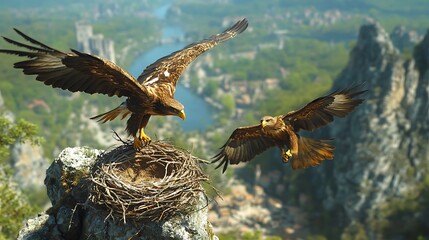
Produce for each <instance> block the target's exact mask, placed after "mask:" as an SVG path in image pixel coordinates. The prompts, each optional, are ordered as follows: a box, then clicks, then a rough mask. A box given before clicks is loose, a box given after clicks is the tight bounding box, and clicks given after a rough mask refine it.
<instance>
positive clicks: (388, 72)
mask: <svg viewBox="0 0 429 240" xmlns="http://www.w3.org/2000/svg"><path fill="white" fill-rule="evenodd" d="M364 81H365V82H366V84H365V86H364V87H365V88H367V89H368V90H369V91H368V93H367V94H366V96H365V98H366V101H365V103H364V104H362V105H361V106H360V107H359V108H357V109H356V111H354V112H353V113H352V114H351V115H350V116H348V117H347V118H345V119H341V120H339V121H336V122H335V124H331V125H330V126H329V128H327V129H325V132H324V137H326V135H330V137H332V138H335V139H336V141H335V142H336V153H337V155H336V157H335V160H334V161H333V162H332V164H329V165H328V164H327V165H323V166H322V168H320V169H318V171H319V174H320V175H319V176H321V177H320V179H317V186H316V189H315V190H316V191H318V193H319V194H318V197H319V201H320V202H322V205H323V208H324V209H326V210H327V211H328V215H329V217H328V218H329V219H330V220H331V222H330V223H328V224H334V225H335V226H339V228H338V229H339V232H338V233H337V234H341V237H342V238H346V237H347V236H355V235H356V234H357V233H360V234H362V236H365V237H367V238H370V239H377V238H391V237H399V239H402V238H404V237H405V238H408V237H412V238H417V237H418V236H421V234H422V233H423V235H426V234H429V233H428V229H429V225H428V223H427V221H423V220H424V219H426V220H427V219H429V211H428V207H427V205H426V204H427V202H428V201H429V200H428V199H427V197H428V195H427V193H428V192H429V191H428V190H429V184H428V183H429V181H428V180H429V178H428V177H427V176H428V170H429V144H428V139H429V114H428V112H429V101H428V96H429V31H428V33H427V34H426V36H425V37H424V39H423V40H422V41H421V42H420V43H419V44H418V45H417V46H416V47H415V49H414V53H413V56H412V57H411V59H406V57H404V56H402V55H401V52H400V51H399V50H398V49H396V48H395V47H394V45H393V44H392V41H391V40H390V38H389V35H388V34H387V33H386V32H385V30H384V29H383V28H382V27H381V26H380V25H379V24H377V23H369V24H366V25H363V26H362V27H361V29H360V32H359V37H358V41H357V43H356V46H355V47H354V48H353V50H352V51H351V53H350V59H349V62H348V64H347V67H346V68H345V69H344V70H343V72H342V73H341V74H340V76H339V77H338V78H337V79H336V80H335V82H334V87H333V88H334V89H338V88H343V87H345V86H350V85H353V84H356V83H360V82H364ZM425 196H426V197H425ZM425 229H426V230H425Z"/></svg>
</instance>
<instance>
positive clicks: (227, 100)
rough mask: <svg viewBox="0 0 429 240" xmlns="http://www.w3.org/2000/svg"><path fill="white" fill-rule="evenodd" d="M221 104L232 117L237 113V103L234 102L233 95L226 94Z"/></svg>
mask: <svg viewBox="0 0 429 240" xmlns="http://www.w3.org/2000/svg"><path fill="white" fill-rule="evenodd" d="M220 102H221V104H222V105H223V106H224V108H225V112H226V113H227V114H228V115H229V116H232V114H233V113H234V111H235V101H234V96H232V95H231V94H225V95H223V96H222V97H221V99H220Z"/></svg>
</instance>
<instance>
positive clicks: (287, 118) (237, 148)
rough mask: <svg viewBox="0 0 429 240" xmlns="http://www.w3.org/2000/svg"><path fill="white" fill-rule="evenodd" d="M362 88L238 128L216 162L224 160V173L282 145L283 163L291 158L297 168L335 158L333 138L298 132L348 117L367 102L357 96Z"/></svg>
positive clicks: (347, 90)
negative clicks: (357, 107)
mask: <svg viewBox="0 0 429 240" xmlns="http://www.w3.org/2000/svg"><path fill="white" fill-rule="evenodd" d="M358 88H359V86H354V87H351V88H348V89H343V90H339V91H334V92H332V93H331V94H329V95H327V96H324V97H320V98H317V99H315V100H313V101H312V102H310V103H308V104H307V105H306V106H305V107H303V108H301V109H299V110H298V111H292V112H289V113H287V114H286V115H279V116H275V117H271V116H265V117H263V118H262V119H261V124H258V125H253V126H246V127H239V128H237V129H235V131H234V132H233V133H232V135H231V136H230V137H229V139H228V141H227V142H226V143H225V145H223V146H222V147H221V148H220V152H219V153H218V154H217V155H216V156H214V158H213V161H212V163H216V162H218V161H220V163H219V165H218V166H217V167H216V168H219V167H220V166H222V165H223V171H222V172H225V170H226V169H227V167H228V164H238V163H240V162H248V161H250V160H252V159H253V158H254V157H255V156H256V155H258V154H260V153H262V152H264V151H265V150H267V149H268V148H271V147H278V148H280V150H281V152H282V160H283V162H285V163H287V162H288V161H289V159H291V165H292V168H293V169H300V168H307V167H312V166H316V165H319V164H320V162H321V161H322V160H324V159H330V160H331V159H333V157H334V153H333V150H334V147H333V146H331V145H329V144H328V142H329V141H331V139H314V138H307V137H303V136H300V135H299V134H298V132H299V131H300V130H301V129H302V130H307V131H313V130H315V129H318V128H320V127H323V126H325V125H327V124H329V123H330V122H332V121H333V120H334V117H341V118H342V117H345V116H346V115H347V114H348V113H350V112H351V111H353V109H354V108H355V107H356V106H358V105H359V104H361V103H362V102H363V99H360V98H357V97H358V96H359V95H361V94H362V93H364V92H366V90H363V91H360V90H359V89H358ZM286 149H287V150H286Z"/></svg>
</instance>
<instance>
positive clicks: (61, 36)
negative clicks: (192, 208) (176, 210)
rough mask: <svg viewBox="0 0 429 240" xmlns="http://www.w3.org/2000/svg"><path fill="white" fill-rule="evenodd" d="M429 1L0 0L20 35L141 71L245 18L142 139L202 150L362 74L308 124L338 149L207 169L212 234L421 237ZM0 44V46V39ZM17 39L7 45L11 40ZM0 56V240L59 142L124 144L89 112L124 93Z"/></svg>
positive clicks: (43, 202)
mask: <svg viewBox="0 0 429 240" xmlns="http://www.w3.org/2000/svg"><path fill="white" fill-rule="evenodd" d="M428 13H429V4H428V3H427V1H426V0H410V1H407V2H406V3H404V2H403V1H399V0H379V1H369V0H320V1H309V0H272V1H259V0H246V1H243V0H206V1H204V2H201V1H197V0H183V1H179V0H161V1H156V2H155V1H148V0H138V1H135V0H117V1H113V0H107V1H106V0H94V1H91V2H90V3H89V2H88V1H84V0H75V1H69V0H62V1H54V0H41V1H37V2H36V1H25V0H14V1H10V0H5V1H1V2H0V34H1V35H2V36H6V37H10V38H12V39H19V36H17V34H16V33H15V32H14V31H13V28H17V29H19V30H20V31H22V32H24V33H26V34H28V35H29V36H31V37H34V38H35V39H37V40H39V41H41V42H44V43H46V44H47V45H50V46H52V47H54V48H56V49H59V50H61V51H68V50H69V49H70V48H73V49H77V50H80V51H84V52H90V53H93V54H96V55H99V56H101V57H103V58H107V59H109V60H111V61H113V62H115V63H116V64H118V65H119V66H121V67H123V68H124V69H126V70H128V71H129V72H130V73H131V74H132V75H134V76H135V77H137V76H138V75H139V74H140V73H141V72H142V71H143V69H144V68H145V67H146V66H147V65H149V64H150V63H152V62H153V61H155V60H156V59H158V58H160V57H163V56H165V55H167V54H169V53H171V52H173V51H176V50H179V49H181V48H182V47H184V46H185V45H187V44H189V43H191V42H193V41H197V40H201V39H203V38H206V37H209V36H210V35H212V34H216V33H219V32H221V31H223V30H224V29H225V28H227V27H229V26H230V25H232V24H233V23H235V22H236V21H237V20H239V19H241V18H243V17H246V18H247V19H248V20H249V28H248V29H247V30H246V31H245V32H244V33H243V34H241V35H239V36H238V37H236V38H234V39H233V40H231V41H228V42H226V43H224V44H222V45H220V46H218V47H216V48H214V49H212V50H210V51H209V52H207V53H205V54H203V55H201V56H200V57H198V58H197V59H196V60H195V61H194V62H193V63H192V64H191V65H190V66H189V68H188V69H187V70H186V72H185V73H184V75H182V77H181V79H180V81H179V87H178V89H177V92H176V98H177V99H178V100H179V101H180V102H182V103H183V104H184V105H185V109H186V113H187V119H186V121H183V122H182V121H181V120H180V119H178V118H174V117H162V118H157V117H154V118H152V119H151V122H150V123H149V125H148V128H147V133H148V135H149V136H151V137H152V138H153V139H160V140H167V141H169V142H171V143H173V144H175V145H177V146H180V147H183V148H185V149H188V150H189V151H191V152H192V154H194V155H196V156H198V157H200V158H202V159H208V160H209V159H210V158H211V157H212V156H213V155H215V154H216V152H217V149H218V148H219V147H221V146H222V145H223V144H224V142H225V141H226V140H227V139H228V137H229V135H230V134H231V133H232V131H233V130H234V129H235V128H236V127H239V126H243V125H252V124H257V123H259V119H260V118H261V117H262V116H264V115H277V114H285V113H287V112H289V111H291V110H294V109H297V108H299V107H302V106H303V105H305V104H306V103H307V102H309V101H311V100H313V99H315V98H317V97H320V96H322V95H324V94H327V93H329V92H330V91H332V90H335V89H339V88H343V87H346V86H350V85H352V84H356V83H361V82H365V85H364V88H367V89H368V90H369V91H368V93H366V94H365V96H364V97H365V99H366V101H365V102H364V103H363V104H362V105H360V106H359V107H358V108H357V109H356V110H355V111H354V112H353V113H352V114H350V115H349V116H348V117H347V118H345V119H336V120H335V121H334V122H333V123H332V124H331V125H330V126H328V127H325V128H323V129H321V130H319V131H317V132H314V133H309V135H310V136H313V137H318V138H335V141H334V145H335V146H336V151H335V154H336V155H335V158H334V160H332V161H324V162H322V163H321V165H320V166H317V167H314V168H310V169H304V170H299V171H292V170H291V168H290V166H289V165H287V164H283V163H282V161H281V157H280V152H279V150H277V149H272V150H270V151H267V152H265V153H264V154H262V155H260V156H258V157H257V158H256V159H254V160H252V162H249V163H247V164H240V165H238V166H232V167H230V168H229V169H228V170H227V172H226V173H225V174H221V172H220V171H217V170H214V169H213V168H214V166H213V165H208V166H204V168H205V172H206V173H207V174H208V175H209V176H210V178H211V181H212V184H213V185H214V186H215V187H216V188H217V189H219V190H220V192H221V193H222V196H223V199H221V198H219V197H217V196H216V195H215V194H211V193H210V194H211V195H210V197H211V198H212V199H213V201H211V203H210V206H209V209H210V210H209V221H210V222H211V223H212V225H213V227H214V230H215V233H216V234H217V235H218V236H219V238H220V239H222V240H223V239H317V240H319V239H320V240H322V239H419V240H423V239H429V221H428V219H429V176H428V174H427V173H428V169H429V150H428V149H429V144H428V139H429V116H428V115H429V113H428V111H429V103H428V99H429V97H428V95H429V35H428V27H429V20H428V15H427V14H428ZM0 48H3V49H4V48H6V49H10V48H11V46H10V45H8V44H7V43H6V42H4V41H1V42H0ZM12 48H13V47H12ZM18 60H19V58H17V57H14V56H9V55H1V56H0V114H1V117H0V127H1V128H0V130H1V133H0V200H1V201H0V230H1V231H0V239H11V238H14V237H15V236H16V234H17V232H18V230H19V229H20V227H21V224H22V223H23V222H24V220H25V219H27V218H30V217H32V216H35V215H36V214H37V213H38V212H40V211H43V210H46V209H47V208H49V207H50V203H49V200H48V198H47V196H46V189H45V187H44V185H43V181H44V177H45V170H46V168H47V167H48V166H49V164H50V163H51V162H52V161H53V160H54V159H55V158H56V157H57V156H58V154H59V153H60V152H61V151H62V150H63V149H64V148H66V147H75V146H90V147H93V148H99V149H107V148H112V147H113V146H114V145H115V144H120V142H118V141H117V140H115V139H114V138H113V133H112V130H114V131H116V132H117V133H118V134H119V135H120V136H122V137H124V139H125V134H124V129H125V122H123V121H122V122H121V121H114V122H112V123H111V124H104V125H101V124H98V123H97V122H95V121H92V120H90V119H89V117H91V116H95V115H96V114H99V113H102V112H105V111H107V110H109V109H112V108H113V107H116V106H117V105H119V104H120V103H121V102H122V101H123V100H124V99H119V98H115V97H112V98H108V97H106V96H101V95H93V96H91V95H87V94H81V93H70V92H67V91H62V90H58V89H53V88H50V87H46V86H44V85H43V84H41V83H39V82H37V81H35V80H34V76H25V75H24V74H23V73H22V72H21V71H20V70H16V69H13V63H14V62H16V61H18Z"/></svg>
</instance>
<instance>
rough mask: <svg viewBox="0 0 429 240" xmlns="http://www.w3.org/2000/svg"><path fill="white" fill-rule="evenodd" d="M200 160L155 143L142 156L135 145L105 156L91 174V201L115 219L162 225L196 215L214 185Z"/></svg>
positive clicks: (147, 147)
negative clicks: (206, 186) (178, 216)
mask: <svg viewBox="0 0 429 240" xmlns="http://www.w3.org/2000/svg"><path fill="white" fill-rule="evenodd" d="M199 161H203V160H200V159H198V158H196V157H194V156H192V155H191V154H190V153H188V152H185V151H181V150H178V149H176V148H175V147H173V146H172V145H169V144H166V143H162V142H152V143H151V144H149V145H148V146H146V147H144V148H143V149H142V150H140V151H135V150H134V149H133V147H132V146H131V145H130V144H126V145H123V146H120V147H118V148H116V149H114V150H112V151H110V152H108V153H107V154H104V155H102V156H101V157H100V158H99V159H98V161H97V163H96V164H95V165H94V167H93V169H92V171H91V182H92V186H91V188H90V197H89V200H90V201H91V202H92V203H93V204H95V205H96V206H102V207H104V208H105V210H107V211H108V212H109V215H110V216H112V217H114V218H115V217H119V218H120V219H121V220H123V221H124V222H126V221H127V220H128V219H133V220H143V221H144V220H148V221H161V220H165V219H166V218H169V217H171V216H173V215H174V214H177V213H184V212H190V211H195V206H196V204H197V203H198V202H199V201H201V200H200V199H201V193H203V194H204V190H203V188H202V187H201V182H208V177H207V176H206V175H204V174H203V173H202V171H201V168H200V167H199V165H198V162H199Z"/></svg>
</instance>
